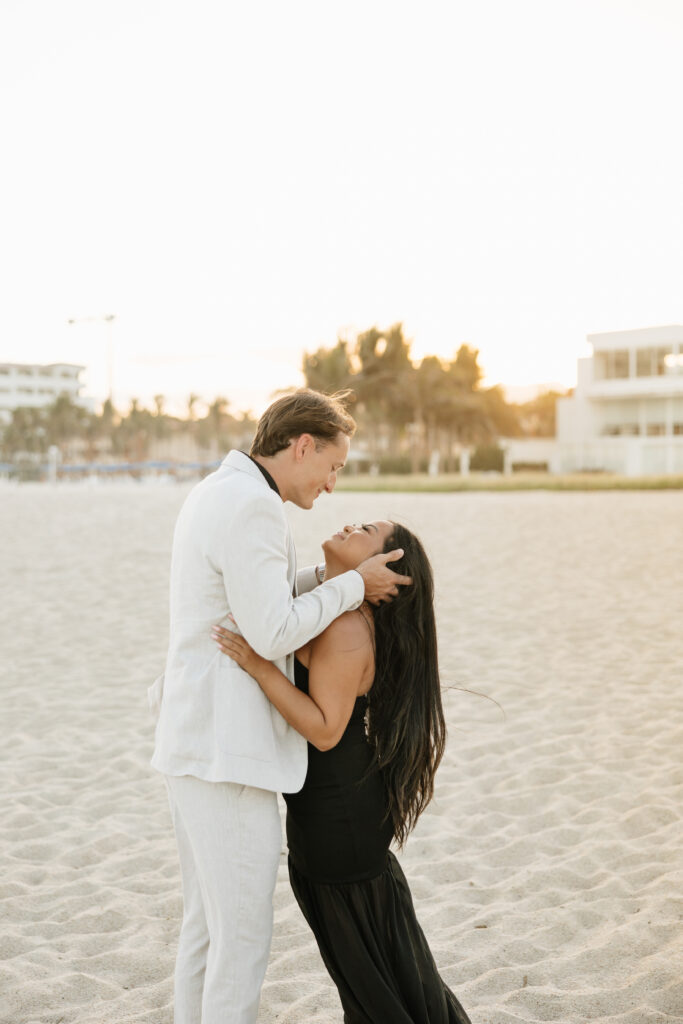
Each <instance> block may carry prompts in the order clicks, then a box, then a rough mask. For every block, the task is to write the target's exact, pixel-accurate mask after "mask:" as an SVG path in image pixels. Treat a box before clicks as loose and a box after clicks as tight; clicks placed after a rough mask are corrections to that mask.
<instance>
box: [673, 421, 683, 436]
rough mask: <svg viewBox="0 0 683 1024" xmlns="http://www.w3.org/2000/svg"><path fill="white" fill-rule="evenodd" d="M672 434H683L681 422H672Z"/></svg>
mask: <svg viewBox="0 0 683 1024" xmlns="http://www.w3.org/2000/svg"><path fill="white" fill-rule="evenodd" d="M674 434H683V423H674Z"/></svg>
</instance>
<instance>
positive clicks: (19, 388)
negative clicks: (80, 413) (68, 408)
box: [0, 363, 94, 422]
mask: <svg viewBox="0 0 683 1024" xmlns="http://www.w3.org/2000/svg"><path fill="white" fill-rule="evenodd" d="M84 369H85V367H84V366H75V365H74V364H72V363H51V364H50V365H48V366H37V365H34V364H30V363H0V419H2V420H4V421H5V422H9V420H10V419H11V416H12V410H13V409H19V408H21V407H28V408H32V409H36V408H40V407H42V406H46V405H52V403H53V402H54V401H55V400H56V399H57V398H59V397H60V396H61V395H67V396H68V397H69V398H70V399H71V401H72V402H74V403H75V404H76V405H80V406H83V407H84V408H86V409H93V408H94V401H93V399H91V398H83V397H81V395H80V390H81V388H82V387H83V384H82V382H81V380H80V375H81V373H82V372H83V370H84Z"/></svg>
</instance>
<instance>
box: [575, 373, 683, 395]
mask: <svg viewBox="0 0 683 1024" xmlns="http://www.w3.org/2000/svg"><path fill="white" fill-rule="evenodd" d="M584 394H585V395H586V397H587V398H590V399H591V400H592V401H609V400H610V399H615V400H616V399H620V400H623V399H624V398H682V397H683V374H681V373H667V374H662V375H660V376H657V377H612V378H610V379H608V380H593V381H591V382H590V384H588V385H587V386H586V389H585V392H584Z"/></svg>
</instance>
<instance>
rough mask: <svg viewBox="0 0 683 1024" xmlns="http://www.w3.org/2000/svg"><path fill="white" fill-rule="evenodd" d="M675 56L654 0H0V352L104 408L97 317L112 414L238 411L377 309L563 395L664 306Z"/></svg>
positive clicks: (679, 252) (677, 152) (264, 398)
mask: <svg viewBox="0 0 683 1024" xmlns="http://www.w3.org/2000/svg"><path fill="white" fill-rule="evenodd" d="M682 50H683V4H681V3H680V2H679V0H570V2H565V0H515V2H514V3H511V2H509V0H468V2H462V0H450V2H430V0H422V2H421V3H420V4H417V3H406V2H403V0H391V2H384V0H376V2H375V0H363V2H358V0H347V2H346V3H344V4H343V5H342V4H331V3H325V2H321V0H306V2H303V0H287V3H282V0H277V2H263V0H261V2H260V0H250V2H249V3H231V2H230V0H116V2H113V0H98V2H97V3H93V2H92V0H60V2H59V3H54V0H3V4H2V7H1V11H0V132H1V137H2V141H3V151H4V156H3V160H2V161H1V165H0V186H1V187H0V296H1V298H0V360H2V361H6V362H37V363H41V362H76V363H82V364H84V365H86V366H87V371H86V374H85V375H84V381H85V384H86V388H85V393H87V394H89V395H93V396H95V397H96V398H98V399H101V398H103V397H104V396H105V395H106V393H107V390H108V372H107V344H108V342H107V337H108V328H107V326H106V324H105V323H104V322H103V321H101V320H98V319H97V318H101V317H102V316H104V315H108V314H114V315H115V316H116V320H115V321H114V324H113V329H112V331H111V339H112V351H113V390H114V398H115V401H116V403H117V404H119V405H120V406H121V407H124V406H125V405H126V403H127V402H128V401H129V400H130V398H131V397H133V396H134V397H137V398H138V399H140V400H141V401H142V402H143V403H146V404H151V402H152V396H153V395H154V394H159V393H160V394H164V395H165V396H166V398H167V407H168V408H169V409H170V410H172V411H173V410H177V411H180V410H182V408H183V407H184V406H185V402H186V398H187V396H188V395H189V394H190V393H191V392H193V393H195V394H198V395H200V396H201V397H202V398H203V399H206V400H211V399H212V398H213V397H215V396H216V395H222V396H226V397H227V398H229V399H230V402H231V405H232V407H233V409H234V410H238V409H239V410H243V409H251V410H252V411H254V412H256V413H260V412H261V411H262V409H263V408H264V407H265V405H267V404H268V401H269V398H270V396H271V395H272V393H273V392H274V391H275V390H276V389H278V388H286V387H290V386H293V385H298V384H301V383H303V378H302V376H301V372H300V367H301V357H302V352H303V351H304V350H306V351H309V352H311V351H315V350H316V349H317V348H318V347H320V346H331V345H333V344H334V343H335V341H336V338H337V336H338V335H339V334H340V333H341V334H342V336H344V337H348V338H353V337H354V336H355V333H356V332H358V331H362V330H364V329H367V328H368V327H371V326H373V325H377V326H379V327H388V326H389V325H391V324H393V323H395V322H397V321H401V322H402V323H403V324H404V327H405V331H406V334H407V336H408V337H410V338H411V339H412V340H413V345H412V353H413V356H414V358H415V359H420V358H422V357H423V356H424V355H428V354H435V355H439V356H442V357H443V358H444V359H450V358H452V357H453V355H454V353H455V351H456V350H457V348H458V347H459V346H460V345H461V344H469V345H471V346H473V347H474V348H476V349H478V350H479V353H480V356H479V359H480V363H481V365H482V367H483V369H484V372H485V382H486V383H487V384H496V383H502V384H504V385H507V386H510V387H515V386H518V387H519V386H522V385H537V384H548V383H555V384H561V385H563V386H567V387H569V386H572V385H573V384H574V383H575V380H576V360H577V358H578V357H580V356H583V355H586V354H588V353H589V351H590V349H589V348H588V346H587V343H586V335H587V334H589V333H594V332H599V331H609V330H620V329H631V328H636V327H644V326H651V325H655V324H671V323H679V324H680V323H683V287H682V283H683V274H682V271H683V188H682V185H681V181H682V180H683V174H682V171H681V168H682V166H683V161H682V157H683V137H682V135H681V131H680V119H681V109H682V104H681V99H682V91H683V79H682V78H681V73H680V54H681V52H682ZM90 318H93V319H90ZM69 320H75V321H76V322H75V323H72V324H69V323H68V321H69Z"/></svg>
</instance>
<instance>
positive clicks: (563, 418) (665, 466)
mask: <svg viewBox="0 0 683 1024" xmlns="http://www.w3.org/2000/svg"><path fill="white" fill-rule="evenodd" d="M588 341H589V342H590V343H591V344H592V346H593V355H592V356H591V357H589V358H587V359H579V361H578V380H577V386H576V391H575V393H574V394H573V395H572V396H571V397H568V398H562V399H560V400H559V401H558V405H557V440H556V444H557V448H556V452H555V457H554V459H553V465H552V467H551V468H552V470H553V471H554V472H560V473H571V472H578V471H580V470H608V471H611V472H614V473H623V474H625V475H627V476H641V475H642V476H645V475H650V474H659V473H683V327H681V326H680V325H676V326H671V327H647V328H644V329H641V330H634V331H613V332H610V333H608V334H589V335H588Z"/></svg>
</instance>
